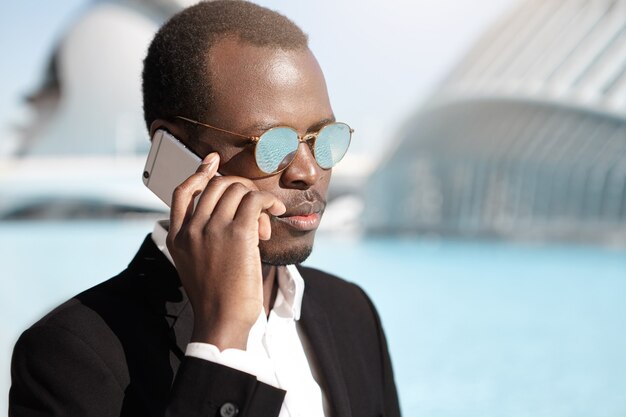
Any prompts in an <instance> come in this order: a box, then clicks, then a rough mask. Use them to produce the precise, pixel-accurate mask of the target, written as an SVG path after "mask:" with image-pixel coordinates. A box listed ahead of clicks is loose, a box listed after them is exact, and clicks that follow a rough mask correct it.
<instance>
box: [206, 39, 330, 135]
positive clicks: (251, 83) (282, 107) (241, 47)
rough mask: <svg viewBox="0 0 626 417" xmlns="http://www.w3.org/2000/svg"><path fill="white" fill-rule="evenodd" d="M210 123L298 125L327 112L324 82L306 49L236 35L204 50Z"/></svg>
mask: <svg viewBox="0 0 626 417" xmlns="http://www.w3.org/2000/svg"><path fill="white" fill-rule="evenodd" d="M207 71H208V76H209V77H210V79H211V84H212V88H213V109H214V111H213V112H212V114H211V115H210V118H211V120H213V121H214V122H215V123H221V124H222V125H225V126H230V127H237V128H245V127H247V126H254V125H255V124H259V123H265V124H288V125H290V126H293V127H296V128H299V126H306V124H307V123H315V122H317V121H318V120H321V119H324V118H328V117H331V116H332V109H331V106H330V102H329V98H328V93H327V89H326V82H325V80H324V75H323V73H322V71H321V69H320V67H319V64H318V63H317V60H316V59H315V57H314V56H313V54H312V53H311V52H310V50H308V49H298V50H284V49H279V48H275V47H271V46H256V45H252V44H249V43H246V42H241V41H238V40H236V39H231V38H226V39H223V40H221V41H219V42H217V43H216V44H215V45H214V46H213V47H212V48H211V51H210V52H209V57H208V68H207Z"/></svg>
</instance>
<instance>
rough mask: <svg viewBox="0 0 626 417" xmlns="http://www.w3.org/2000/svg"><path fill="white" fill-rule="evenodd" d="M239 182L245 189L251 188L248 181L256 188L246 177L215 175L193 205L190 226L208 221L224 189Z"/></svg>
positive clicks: (201, 224) (200, 224)
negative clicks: (194, 205)
mask: <svg viewBox="0 0 626 417" xmlns="http://www.w3.org/2000/svg"><path fill="white" fill-rule="evenodd" d="M236 183H237V184H240V186H241V187H245V189H246V190H247V191H249V190H250V189H251V188H250V187H249V186H248V183H249V185H250V186H251V187H254V188H253V189H256V187H255V186H254V184H252V182H251V181H250V180H248V179H246V178H242V177H235V176H230V175H229V176H226V177H216V178H215V179H213V180H212V181H210V182H209V184H208V185H207V186H206V188H205V189H204V191H203V192H202V195H201V196H200V198H199V199H198V203H197V205H196V207H195V210H194V213H193V217H192V218H191V219H190V220H189V225H190V227H194V228H195V227H199V228H204V226H205V225H206V224H207V223H208V222H209V219H210V218H211V216H212V215H213V212H214V210H215V206H217V204H218V202H219V201H220V200H221V198H222V197H223V195H224V193H225V192H226V190H227V189H228V188H229V187H230V186H231V185H233V184H236Z"/></svg>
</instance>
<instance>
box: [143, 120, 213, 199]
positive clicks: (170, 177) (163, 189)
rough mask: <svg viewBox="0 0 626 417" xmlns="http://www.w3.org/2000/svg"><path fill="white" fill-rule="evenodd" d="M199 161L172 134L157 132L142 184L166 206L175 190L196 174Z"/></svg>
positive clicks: (196, 156)
mask: <svg viewBox="0 0 626 417" xmlns="http://www.w3.org/2000/svg"><path fill="white" fill-rule="evenodd" d="M201 163H202V159H200V157H199V156H198V155H196V154H195V153H193V152H192V151H191V150H190V149H189V148H187V147H186V146H185V145H184V144H183V143H182V142H181V141H179V140H178V139H176V138H175V137H174V136H173V135H172V134H171V133H169V132H167V131H165V130H161V129H160V130H157V131H156V132H155V133H154V136H153V137H152V146H151V147H150V152H149V153H148V160H147V161H146V166H145V167H144V169H143V183H144V184H145V185H146V187H148V188H149V189H150V190H152V192H153V193H155V194H156V195H157V196H158V197H159V198H160V199H161V200H163V202H164V203H165V204H167V205H168V207H171V205H172V193H173V192H174V188H176V187H177V186H178V185H180V184H181V183H182V182H183V181H185V180H186V179H187V178H189V177H190V176H191V175H192V174H193V173H195V172H196V170H197V169H198V167H199V166H200V164H201Z"/></svg>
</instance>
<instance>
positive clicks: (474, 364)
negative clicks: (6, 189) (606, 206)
mask: <svg viewBox="0 0 626 417" xmlns="http://www.w3.org/2000/svg"><path fill="white" fill-rule="evenodd" d="M151 228H152V225H151V223H149V222H145V221H140V222H129V221H125V222H124V221H102V222H77V223H53V222H41V223H38V222H27V223H0V254H2V255H1V256H2V258H1V259H2V263H1V265H2V276H3V288H4V291H2V293H1V294H0V317H1V320H2V326H1V331H0V351H1V353H2V355H1V356H0V357H1V358H2V359H1V360H0V375H2V377H1V378H0V392H1V393H2V394H0V395H1V396H0V410H1V409H6V392H7V390H8V387H9V384H10V381H9V378H8V375H9V357H10V351H11V348H12V344H13V343H14V341H15V339H16V338H17V336H18V335H19V333H20V332H21V331H22V330H23V329H24V328H25V327H26V326H27V325H29V324H30V323H32V322H33V321H35V320H36V319H37V318H38V317H40V316H41V315H42V314H43V313H45V312H46V311H47V310H49V309H50V308H51V307H53V306H54V305H56V304H58V303H59V302H61V301H62V300H64V299H66V298H68V297H70V296H72V295H73V294H75V293H76V292H78V291H80V290H82V289H85V288H88V287H90V286H91V285H93V284H95V283H97V282H100V281H102V280H103V279H106V278H108V277H109V276H112V275H114V274H116V273H117V272H119V271H120V270H121V269H122V268H124V267H125V265H126V264H127V263H128V262H129V261H130V259H131V257H132V255H133V254H134V252H135V251H136V250H137V248H138V247H139V245H140V243H141V242H142V240H143V238H144V236H145V235H146V234H147V233H149V232H150V231H151ZM307 263H308V264H309V265H313V266H316V267H319V268H321V269H325V270H328V271H332V272H334V273H336V274H338V275H340V276H342V277H344V278H347V279H349V280H352V281H354V282H357V283H358V284H360V285H361V286H362V287H363V288H364V289H365V290H366V291H367V292H368V294H369V295H370V296H371V297H372V298H373V300H374V302H375V304H376V305H377V307H378V309H379V313H380V315H381V318H382V320H383V323H384V325H385V329H386V333H387V338H388V341H389V345H390V349H391V354H392V359H393V363H394V367H395V371H396V382H397V384H398V388H399V392H400V396H401V403H402V409H403V412H404V415H405V416H429V417H439V416H442V417H443V416H446V417H461V416H463V417H468V416H481V417H482V416H514V417H518V416H533V417H538V416H545V417H565V416H567V417H575V416H581V417H582V416H594V417H604V416H606V417H609V416H611V417H618V416H619V417H623V416H626V394H625V393H626V302H625V300H626V252H624V251H618V250H609V249H601V248H593V247H568V246H524V245H511V244H501V243H489V242H469V241H468V242H455V241H438V240H419V239H400V240H399V239H381V238H379V239H373V238H368V239H365V240H359V239H347V238H338V237H333V236H330V235H320V236H318V239H317V242H316V248H315V250H314V252H313V255H312V256H311V258H310V259H309V261H307Z"/></svg>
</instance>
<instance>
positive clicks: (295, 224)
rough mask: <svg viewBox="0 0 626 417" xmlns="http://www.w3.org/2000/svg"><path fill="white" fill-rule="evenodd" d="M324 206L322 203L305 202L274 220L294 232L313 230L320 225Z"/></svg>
mask: <svg viewBox="0 0 626 417" xmlns="http://www.w3.org/2000/svg"><path fill="white" fill-rule="evenodd" d="M324 206H325V204H324V203H322V202H313V203H309V202H306V203H303V204H300V205H298V206H296V207H294V208H292V209H288V210H287V211H286V212H285V214H283V215H281V216H278V217H275V219H276V220H277V221H279V222H281V223H284V224H286V225H287V226H289V227H291V228H292V229H295V230H299V231H303V232H304V231H311V230H315V229H317V228H318V227H319V225H320V221H321V219H322V213H323V212H324Z"/></svg>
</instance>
